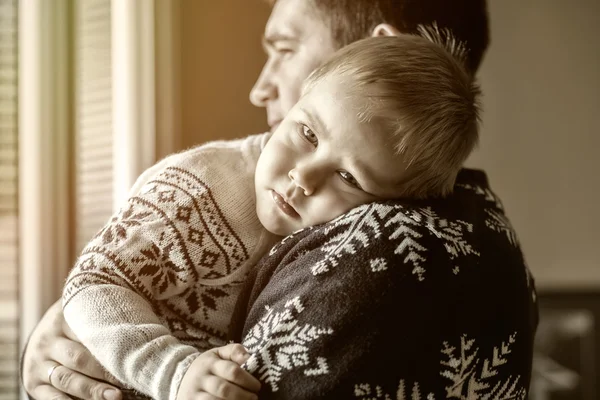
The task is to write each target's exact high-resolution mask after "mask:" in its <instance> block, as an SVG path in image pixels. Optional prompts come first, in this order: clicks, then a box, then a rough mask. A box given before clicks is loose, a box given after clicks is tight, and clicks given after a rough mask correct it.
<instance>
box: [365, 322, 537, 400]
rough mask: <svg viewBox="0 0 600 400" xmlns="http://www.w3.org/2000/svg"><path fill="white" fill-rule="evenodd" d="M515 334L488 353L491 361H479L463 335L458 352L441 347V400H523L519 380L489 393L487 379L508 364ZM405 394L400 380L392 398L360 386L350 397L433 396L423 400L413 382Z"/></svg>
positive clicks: (502, 382)
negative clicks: (445, 381)
mask: <svg viewBox="0 0 600 400" xmlns="http://www.w3.org/2000/svg"><path fill="white" fill-rule="evenodd" d="M516 335H517V334H516V333H514V334H512V335H510V336H509V338H508V341H507V342H502V343H501V344H500V345H499V346H494V348H493V349H492V357H491V358H486V359H483V360H481V359H480V358H479V357H478V355H479V348H477V347H475V339H469V338H467V336H466V335H463V336H461V338H460V348H459V349H457V348H455V347H453V346H451V345H450V344H449V343H448V342H444V343H443V347H442V350H441V353H442V356H443V358H442V360H441V361H440V364H441V366H442V370H441V371H440V375H441V376H443V377H445V378H447V379H448V380H450V384H449V385H448V386H446V393H445V397H444V398H445V399H459V400H524V399H525V398H526V397H527V389H526V388H525V387H523V386H522V385H521V384H520V380H521V377H520V376H516V377H513V376H509V377H508V378H507V379H505V380H500V381H498V382H496V384H495V385H494V386H493V387H492V388H491V389H490V386H491V384H492V382H491V378H493V377H494V376H496V375H498V370H499V368H501V367H502V366H503V365H504V364H506V363H507V362H508V360H507V356H508V355H509V354H510V352H511V350H510V346H511V345H512V344H514V343H515V340H516ZM408 395H409V394H408V392H407V391H406V382H405V381H404V379H402V380H400V383H399V385H398V389H397V391H396V393H395V396H394V395H391V394H389V393H385V392H384V391H383V389H382V388H381V386H378V385H371V384H367V383H360V384H356V385H354V396H355V397H357V398H359V399H361V400H378V399H383V400H408V399H410V400H435V396H434V394H433V393H429V394H427V396H426V397H424V395H422V394H421V390H420V387H419V384H418V383H417V382H415V383H414V384H413V385H412V390H410V397H408Z"/></svg>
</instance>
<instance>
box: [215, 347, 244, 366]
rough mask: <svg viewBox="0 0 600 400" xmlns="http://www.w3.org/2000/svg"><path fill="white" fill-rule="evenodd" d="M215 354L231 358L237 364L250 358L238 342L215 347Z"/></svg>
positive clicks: (223, 357)
mask: <svg viewBox="0 0 600 400" xmlns="http://www.w3.org/2000/svg"><path fill="white" fill-rule="evenodd" d="M215 351H216V352H217V355H218V356H219V357H220V358H222V359H223V360H231V361H233V362H235V363H237V364H238V365H242V364H243V363H245V362H246V360H248V358H250V354H249V353H248V351H247V350H246V349H245V348H244V346H242V345H241V344H239V343H232V344H228V345H227V346H223V347H217V348H216V349H215Z"/></svg>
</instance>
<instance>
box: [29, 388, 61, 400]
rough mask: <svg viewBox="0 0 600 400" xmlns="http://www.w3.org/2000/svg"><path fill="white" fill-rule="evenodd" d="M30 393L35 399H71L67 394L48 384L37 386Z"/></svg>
mask: <svg viewBox="0 0 600 400" xmlns="http://www.w3.org/2000/svg"><path fill="white" fill-rule="evenodd" d="M30 395H31V396H32V397H33V398H34V399H36V400H71V398H70V397H69V396H67V395H66V394H64V393H62V392H59V391H58V390H56V389H55V388H53V387H52V386H50V385H40V386H37V387H36V388H35V389H34V390H33V391H32V393H30Z"/></svg>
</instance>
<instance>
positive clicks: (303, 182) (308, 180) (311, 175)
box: [288, 167, 320, 196]
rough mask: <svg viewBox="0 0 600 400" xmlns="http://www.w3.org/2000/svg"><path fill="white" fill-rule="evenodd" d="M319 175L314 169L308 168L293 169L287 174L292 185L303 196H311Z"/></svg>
mask: <svg viewBox="0 0 600 400" xmlns="http://www.w3.org/2000/svg"><path fill="white" fill-rule="evenodd" d="M319 175H320V173H319V172H318V171H316V170H314V169H312V170H311V169H309V168H298V167H296V168H294V169H292V170H290V172H289V173H288V177H289V178H290V180H291V181H292V182H294V184H295V185H296V186H297V187H298V188H300V189H301V190H302V191H303V192H304V195H305V196H311V195H312V194H313V193H314V192H315V190H316V188H317V186H318V181H319Z"/></svg>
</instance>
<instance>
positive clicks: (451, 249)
mask: <svg viewBox="0 0 600 400" xmlns="http://www.w3.org/2000/svg"><path fill="white" fill-rule="evenodd" d="M421 215H422V216H423V217H424V219H425V220H424V221H423V222H425V224H426V226H427V229H429V231H430V232H432V233H433V234H434V235H435V236H436V237H437V238H439V239H441V240H443V241H444V247H445V248H446V251H447V252H448V254H449V255H450V259H451V260H454V259H455V258H457V257H458V256H459V255H463V256H468V255H470V254H472V255H475V256H479V255H480V254H479V252H477V251H475V250H474V249H473V246H471V245H470V244H469V242H467V240H466V239H465V234H467V233H473V224H470V223H468V222H465V221H462V220H460V219H457V220H455V221H450V220H448V219H445V218H440V217H438V216H437V214H436V213H435V212H434V211H433V210H432V209H431V207H428V208H425V209H422V210H421Z"/></svg>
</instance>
